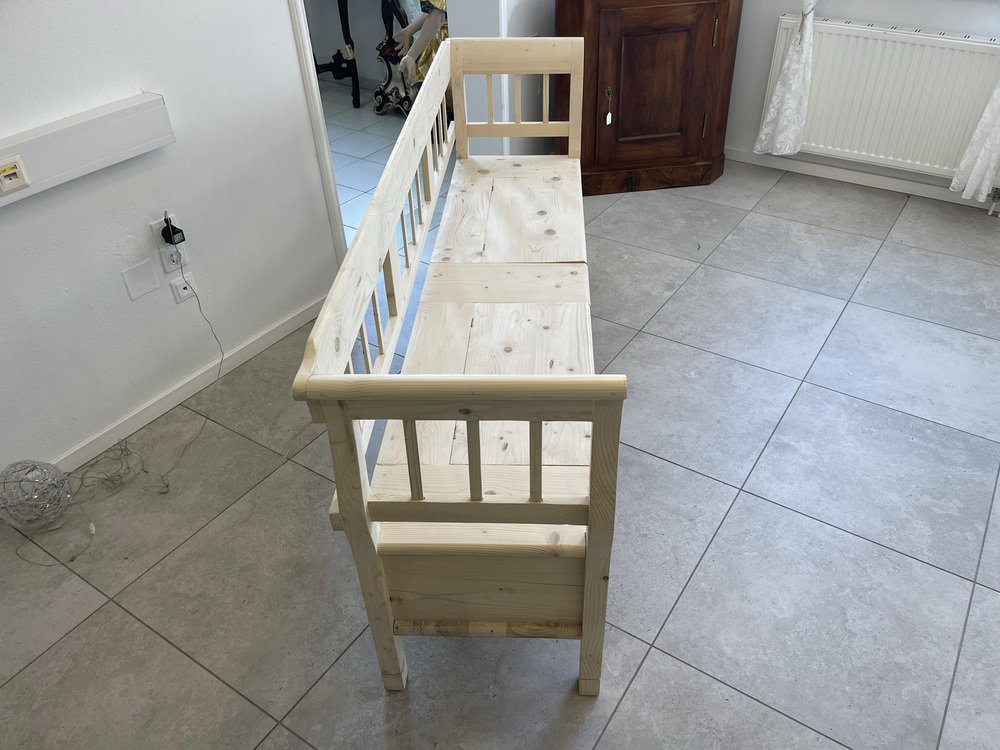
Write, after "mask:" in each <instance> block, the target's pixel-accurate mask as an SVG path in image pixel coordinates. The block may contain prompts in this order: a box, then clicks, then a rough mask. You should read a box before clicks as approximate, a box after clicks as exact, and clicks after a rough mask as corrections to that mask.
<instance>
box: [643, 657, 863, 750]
mask: <svg viewBox="0 0 1000 750" xmlns="http://www.w3.org/2000/svg"><path fill="white" fill-rule="evenodd" d="M653 649H654V650H656V651H659V652H660V653H661V654H663V655H664V656H666V657H668V658H670V659H673V660H674V661H677V662H680V663H681V664H683V665H684V666H686V667H688V668H689V669H693V670H694V671H695V672H698V673H699V674H703V675H705V676H706V677H708V678H709V679H710V680H713V681H715V682H718V683H719V684H720V685H725V686H726V687H727V688H729V689H730V690H733V691H735V692H737V693H739V694H740V695H742V696H745V697H747V698H749V699H750V700H752V701H753V702H754V703H757V704H759V705H761V706H764V707H765V708H767V709H769V710H771V711H774V712H775V713H776V714H780V715H781V716H784V717H785V718H786V719H788V720H789V721H793V722H795V723H796V724H798V725H799V726H800V727H804V728H805V729H808V730H809V731H810V732H815V733H816V734H818V735H820V736H821V737H824V738H826V739H828V740H830V741H831V742H833V743H835V744H837V745H839V746H840V747H843V748H847V750H853V749H852V748H851V746H850V745H847V744H845V743H843V742H841V741H840V740H838V739H836V738H834V737H831V736H830V735H828V734H826V733H825V732H821V731H820V730H818V729H816V728H815V727H811V726H809V725H808V724H806V723H805V722H804V721H802V720H801V719H796V718H795V717H794V716H792V715H791V714H788V713H785V712H784V711H782V710H781V709H780V708H775V707H774V706H772V705H771V704H770V703H767V702H766V701H763V700H761V699H760V698H758V697H756V696H754V695H752V694H750V693H748V692H746V691H745V690H741V689H740V688H738V687H736V686H735V685H731V684H730V683H728V682H726V681H725V680H723V679H720V678H719V677H716V676H715V675H714V674H712V673H711V672H706V671H705V670H704V669H701V668H700V667H697V666H695V665H694V664H691V663H690V662H688V661H685V660H684V659H682V658H680V657H679V656H676V655H675V654H672V653H670V652H669V651H667V650H666V649H665V648H661V647H660V646H655V645H654V646H653Z"/></svg>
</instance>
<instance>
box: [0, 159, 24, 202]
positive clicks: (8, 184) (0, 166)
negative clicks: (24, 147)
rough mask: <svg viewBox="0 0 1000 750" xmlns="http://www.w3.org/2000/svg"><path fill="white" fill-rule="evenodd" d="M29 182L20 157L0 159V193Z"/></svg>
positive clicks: (10, 191)
mask: <svg viewBox="0 0 1000 750" xmlns="http://www.w3.org/2000/svg"><path fill="white" fill-rule="evenodd" d="M30 184H31V180H29V179H28V173H27V172H25V171H24V163H23V162H22V161H21V157H20V156H18V155H17V154H15V155H14V156H11V157H8V158H5V159H2V160H0V195H6V194H7V193H13V192H14V191H15V190H20V189H21V188H26V187H28V185H30Z"/></svg>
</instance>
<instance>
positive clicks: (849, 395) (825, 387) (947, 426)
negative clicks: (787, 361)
mask: <svg viewBox="0 0 1000 750" xmlns="http://www.w3.org/2000/svg"><path fill="white" fill-rule="evenodd" d="M802 382H804V383H805V384H806V385H809V386H811V387H813V388H821V389H823V390H824V391H829V392H830V393H836V394H838V395H840V396H846V397H847V398H853V399H855V400H857V401H861V402H863V403H866V404H871V405H872V406H877V407H879V408H880V409H888V410H889V411H892V412H896V414H902V415H903V416H905V417H910V418H911V419H919V420H920V421H921V422H927V423H928V424H933V425H937V426H938V427H943V428H944V429H946V430H954V431H955V432H960V433H962V434H963V435H968V436H969V437H973V438H976V439H977V440H985V441H986V442H988V443H992V444H993V445H997V446H1000V440H996V439H994V438H991V437H987V436H985V435H978V434H976V433H975V432H969V431H968V430H963V429H962V428H961V427H955V426H954V425H950V424H945V423H944V422H938V421H937V420H935V419H929V418H928V417H923V416H920V415H919V414H913V413H911V412H908V411H903V410H902V409H899V408H896V407H895V406H889V405H888V404H881V403H879V402H878V401H872V400H871V399H867V398H863V397H861V396H856V395H855V394H853V393H848V392H847V391H839V390H837V389H836V388H831V387H830V386H828V385H823V384H822V383H816V382H814V381H812V380H808V379H807V380H804V381H802Z"/></svg>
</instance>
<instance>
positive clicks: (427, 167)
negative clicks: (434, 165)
mask: <svg viewBox="0 0 1000 750" xmlns="http://www.w3.org/2000/svg"><path fill="white" fill-rule="evenodd" d="M420 176H421V178H422V179H423V182H424V200H425V201H426V202H427V203H430V202H431V196H433V195H434V185H433V183H432V182H431V163H430V155H429V154H428V153H427V147H426V146H424V153H423V154H421V156H420Z"/></svg>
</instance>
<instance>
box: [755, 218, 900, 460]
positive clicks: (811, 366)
mask: <svg viewBox="0 0 1000 750" xmlns="http://www.w3.org/2000/svg"><path fill="white" fill-rule="evenodd" d="M907 200H909V199H907ZM903 207H904V208H905V207H906V201H904V202H903ZM902 211H903V209H900V213H902ZM896 220H897V221H898V220H899V217H898V216H897V217H896ZM890 231H891V230H890ZM883 247H885V240H882V244H880V245H879V246H878V250H876V251H875V254H874V255H873V256H872V259H871V260H870V261H868V265H867V266H865V271H864V273H862V274H861V278H860V279H858V283H857V284H855V285H854V291H852V292H851V296H850V297H849V298H848V300H847V304H846V305H844V309H843V310H841V311H840V315H838V316H837V320H836V322H835V323H834V324H833V327H832V328H831V329H830V332H829V333H828V334H827V335H826V338H825V339H824V340H823V344H822V346H820V348H819V351H818V352H816V356H815V357H813V361H812V364H810V365H809V369H807V370H806V373H805V375H803V376H802V382H803V383H805V382H806V381H807V380H809V373H811V372H812V371H813V368H814V367H815V366H816V363H817V362H818V361H819V358H820V356H821V355H822V354H823V350H824V349H826V345H827V344H829V343H830V338H831V337H832V336H833V334H834V332H835V331H836V330H837V326H839V325H840V321H841V320H843V319H844V313H846V312H847V308H848V307H850V305H851V300H852V299H854V295H855V294H857V293H858V289H860V288H861V284H862V283H864V280H865V276H867V275H868V272H869V271H870V270H871V268H872V264H873V263H875V259H876V258H877V257H878V254H879V253H880V252H882V248H883ZM799 389H801V385H800V386H799ZM798 393H799V390H798V389H797V390H796V391H795V395H796V396H797V395H798ZM772 437H773V435H772ZM768 442H770V440H769V441H768Z"/></svg>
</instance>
